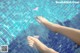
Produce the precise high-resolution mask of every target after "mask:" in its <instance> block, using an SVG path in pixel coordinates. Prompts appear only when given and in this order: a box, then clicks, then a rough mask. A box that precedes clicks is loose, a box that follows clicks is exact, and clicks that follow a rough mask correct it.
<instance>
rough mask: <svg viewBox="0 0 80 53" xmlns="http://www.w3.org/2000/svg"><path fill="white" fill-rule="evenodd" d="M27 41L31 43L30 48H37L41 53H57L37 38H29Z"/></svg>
mask: <svg viewBox="0 0 80 53" xmlns="http://www.w3.org/2000/svg"><path fill="white" fill-rule="evenodd" d="M27 39H28V42H29V46H31V47H36V48H37V49H38V50H39V51H40V52H41V53H57V52H56V51H55V50H53V49H51V48H48V47H47V46H46V45H44V44H43V43H42V42H40V41H39V40H38V39H37V38H35V37H31V36H28V38H27Z"/></svg>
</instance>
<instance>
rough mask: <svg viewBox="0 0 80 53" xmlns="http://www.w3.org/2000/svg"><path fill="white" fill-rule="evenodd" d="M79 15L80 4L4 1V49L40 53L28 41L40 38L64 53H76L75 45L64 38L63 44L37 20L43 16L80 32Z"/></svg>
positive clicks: (0, 34)
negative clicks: (31, 38) (34, 36)
mask: <svg viewBox="0 0 80 53" xmlns="http://www.w3.org/2000/svg"><path fill="white" fill-rule="evenodd" d="M79 11H80V4H56V3H55V1H52V0H40V1H39V0H33V1H32V0H0V45H5V44H7V45H9V52H8V53H38V51H37V50H36V51H35V49H33V48H30V47H29V46H28V45H27V41H26V38H25V37H27V36H28V35H32V36H33V35H39V36H40V40H41V41H42V42H43V43H44V44H46V45H47V46H49V47H51V48H53V49H55V50H57V51H59V52H61V53H73V52H74V51H75V49H76V48H77V47H78V46H77V45H76V44H75V43H74V42H73V41H71V40H69V39H68V38H66V37H63V36H60V37H61V38H60V39H61V40H59V39H58V36H55V35H56V34H55V33H52V32H51V31H50V30H48V29H46V27H45V26H43V25H41V24H39V23H38V22H36V20H35V18H34V17H36V16H38V15H41V16H44V17H46V18H47V19H48V20H49V21H51V22H54V23H58V24H61V25H65V26H69V27H73V28H78V29H80V26H79V24H78V23H80V21H79V20H80V18H79V16H80V14H79ZM76 14H79V15H76ZM74 16H75V17H74ZM73 17H74V18H73ZM76 17H77V18H76ZM44 33H45V34H44ZM52 35H54V38H51V37H50V36H52ZM57 35H62V34H57ZM52 40H54V41H52ZM63 40H64V41H63ZM65 41H67V43H65V44H63V43H64V42H65ZM50 43H51V44H52V45H51V44H50ZM54 43H55V44H54ZM69 43H70V44H69ZM66 44H68V45H66ZM53 45H55V47H54V46H53ZM14 46H15V47H14ZM74 46H75V47H74ZM56 47H57V48H56ZM30 50H32V51H30Z"/></svg>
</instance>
